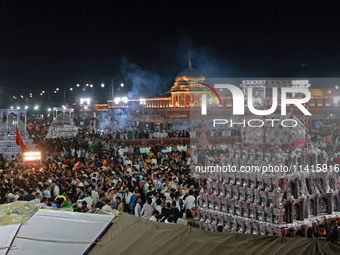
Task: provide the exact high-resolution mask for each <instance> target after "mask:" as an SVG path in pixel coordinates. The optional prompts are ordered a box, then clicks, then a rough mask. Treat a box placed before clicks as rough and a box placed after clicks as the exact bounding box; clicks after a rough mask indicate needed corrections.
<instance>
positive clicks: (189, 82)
mask: <svg viewBox="0 0 340 255" xmlns="http://www.w3.org/2000/svg"><path fill="white" fill-rule="evenodd" d="M204 80H205V77H204V76H203V74H201V73H200V72H198V71H197V70H196V69H195V68H193V67H192V66H191V61H190V60H189V66H188V68H187V69H185V70H184V71H182V72H180V73H179V74H178V75H177V76H176V78H175V83H174V86H173V87H172V88H171V91H193V90H197V88H198V87H202V85H201V83H203V82H204Z"/></svg>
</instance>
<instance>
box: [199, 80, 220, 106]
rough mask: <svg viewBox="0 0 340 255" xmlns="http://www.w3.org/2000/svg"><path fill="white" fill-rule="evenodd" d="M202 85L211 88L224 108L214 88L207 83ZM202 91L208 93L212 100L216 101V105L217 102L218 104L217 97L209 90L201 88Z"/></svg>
mask: <svg viewBox="0 0 340 255" xmlns="http://www.w3.org/2000/svg"><path fill="white" fill-rule="evenodd" d="M201 84H202V85H203V86H206V87H207V88H209V89H210V90H211V91H213V92H214V94H215V95H216V96H217V98H218V100H219V102H220V104H221V106H222V100H221V97H220V95H219V94H218V93H217V91H216V90H215V89H214V88H213V87H211V86H210V85H208V84H206V83H201ZM200 89H201V90H203V91H204V92H206V93H207V94H208V95H209V96H210V97H211V98H212V100H213V101H214V103H215V105H217V102H216V100H215V97H214V96H213V94H212V93H211V92H210V91H209V90H207V89H204V88H200Z"/></svg>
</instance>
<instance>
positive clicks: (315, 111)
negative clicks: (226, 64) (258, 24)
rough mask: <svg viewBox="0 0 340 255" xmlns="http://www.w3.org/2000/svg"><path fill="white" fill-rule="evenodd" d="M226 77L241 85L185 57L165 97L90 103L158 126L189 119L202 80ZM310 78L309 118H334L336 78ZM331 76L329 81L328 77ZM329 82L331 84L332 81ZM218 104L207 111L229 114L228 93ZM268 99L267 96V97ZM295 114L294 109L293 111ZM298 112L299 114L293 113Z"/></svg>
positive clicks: (337, 93)
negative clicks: (207, 73)
mask: <svg viewBox="0 0 340 255" xmlns="http://www.w3.org/2000/svg"><path fill="white" fill-rule="evenodd" d="M226 80H227V81H229V82H230V84H234V85H239V86H240V85H241V84H242V83H243V82H244V80H249V79H245V78H235V79H234V78H230V79H222V78H206V77H204V76H203V74H201V73H200V72H198V71H197V70H196V69H195V68H193V67H192V66H191V62H190V60H189V65H188V68H187V69H185V70H184V71H182V72H180V73H179V74H178V75H177V76H176V78H175V81H174V85H173V86H172V87H171V89H170V91H169V92H168V93H169V96H168V97H157V98H145V99H142V100H143V102H141V99H140V98H134V99H128V102H127V103H118V104H117V103H115V102H114V100H108V102H107V103H106V104H94V111H96V112H101V111H108V110H109V109H116V108H126V109H131V110H132V111H133V112H134V114H133V115H134V116H133V117H131V121H132V120H134V121H138V122H142V123H149V125H151V126H153V125H157V126H160V127H167V125H168V124H170V125H172V124H176V123H183V122H185V121H188V120H189V117H190V112H192V111H199V110H200V108H201V95H202V94H205V92H204V91H203V90H202V88H205V87H204V85H202V84H203V83H207V84H211V85H212V84H214V83H217V82H218V81H220V82H223V83H225V81H226ZM253 80H259V81H260V80H261V81H264V82H273V81H274V82H278V83H280V82H285V81H287V82H289V81H290V82H291V81H293V79H290V80H289V79H282V78H278V79H276V78H271V79H269V80H268V79H267V80H264V79H259V78H254V79H253ZM311 80H312V81H311V82H310V83H311V84H312V87H311V88H310V92H311V100H310V101H309V106H310V112H311V113H312V117H311V118H310V119H311V120H321V121H322V120H330V119H333V120H335V119H336V118H337V115H338V108H339V103H340V91H339V89H338V88H339V86H337V83H336V81H333V80H332V79H328V81H327V82H326V86H330V85H331V86H333V88H332V89H329V88H327V89H321V88H315V87H316V86H320V87H321V86H323V83H322V81H318V82H317V85H315V84H314V82H313V80H315V79H311ZM329 80H331V81H329ZM332 82H333V83H334V84H332ZM221 99H222V106H221V105H219V106H218V107H210V108H209V105H208V114H209V113H212V114H213V115H214V116H216V117H217V116H226V115H229V116H230V115H231V114H232V106H233V102H232V97H231V94H229V95H227V96H221ZM268 100H270V98H269V97H267V101H268ZM295 114H296V113H295ZM297 115H299V114H297Z"/></svg>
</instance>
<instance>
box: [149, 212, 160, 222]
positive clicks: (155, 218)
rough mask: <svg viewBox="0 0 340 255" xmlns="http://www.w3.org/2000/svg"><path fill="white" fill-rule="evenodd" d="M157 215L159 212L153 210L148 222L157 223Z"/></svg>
mask: <svg viewBox="0 0 340 255" xmlns="http://www.w3.org/2000/svg"><path fill="white" fill-rule="evenodd" d="M158 215H159V212H158V211H157V210H154V211H153V213H152V216H151V217H150V218H149V220H151V221H158V220H157V218H158Z"/></svg>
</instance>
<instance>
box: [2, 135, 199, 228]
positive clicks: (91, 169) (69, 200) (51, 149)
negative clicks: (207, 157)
mask: <svg viewBox="0 0 340 255" xmlns="http://www.w3.org/2000/svg"><path fill="white" fill-rule="evenodd" d="M32 134H35V135H36V132H35V131H34V132H32ZM35 143H36V144H35V146H36V148H37V149H39V150H40V151H42V152H43V158H45V160H44V161H43V162H42V164H41V166H27V165H23V164H20V158H12V160H10V161H5V160H4V159H3V158H0V159H1V160H0V161H1V163H0V164H1V171H0V190H1V192H0V203H9V202H13V201H18V200H26V201H34V203H44V204H45V205H47V206H51V207H56V208H73V210H74V211H78V212H88V211H91V210H93V209H95V208H99V209H102V210H106V211H111V210H113V209H116V210H118V211H123V212H127V213H131V214H133V215H136V216H138V217H143V218H145V219H150V220H157V221H161V222H166V223H176V222H177V221H178V219H186V220H188V221H189V222H190V223H192V220H191V219H192V213H191V209H192V208H195V207H197V206H196V204H197V197H198V196H199V190H200V187H202V186H203V185H204V181H203V180H198V179H193V178H191V177H190V167H189V166H190V148H189V147H188V146H185V145H175V144H172V145H168V146H160V145H159V146H145V147H137V146H134V147H132V146H126V145H124V144H120V143H117V142H114V141H113V140H112V139H109V138H107V137H105V136H98V135H96V134H91V133H87V134H86V133H83V132H79V134H78V136H77V137H75V138H73V139H40V140H35ZM91 145H98V146H99V147H93V146H91ZM91 148H95V149H91ZM97 148H100V149H97Z"/></svg>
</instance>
